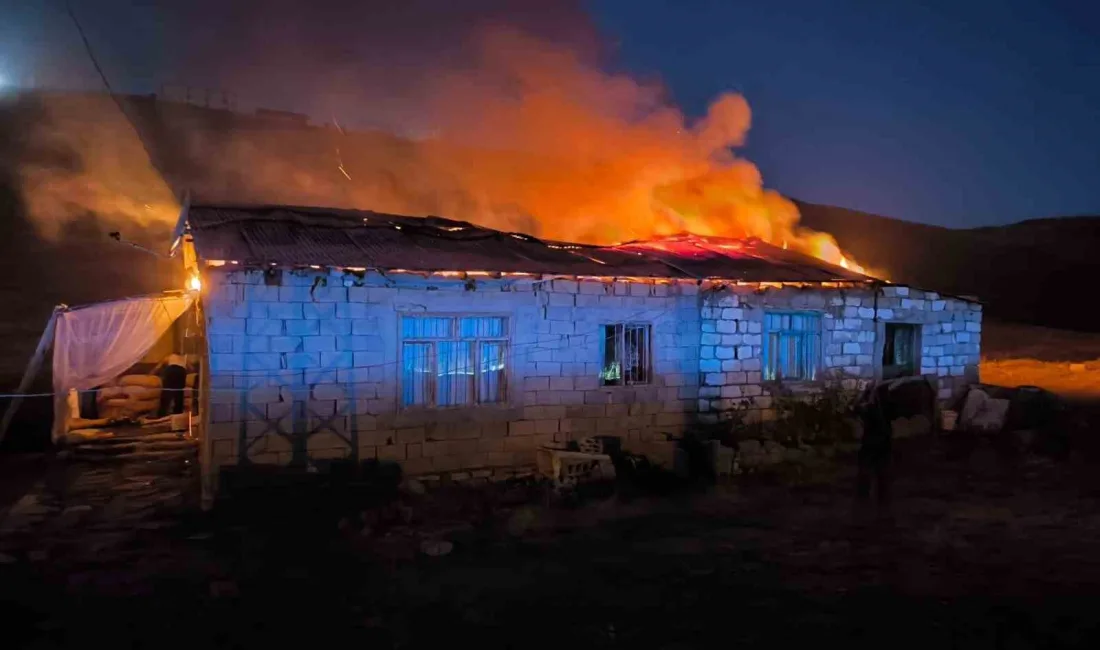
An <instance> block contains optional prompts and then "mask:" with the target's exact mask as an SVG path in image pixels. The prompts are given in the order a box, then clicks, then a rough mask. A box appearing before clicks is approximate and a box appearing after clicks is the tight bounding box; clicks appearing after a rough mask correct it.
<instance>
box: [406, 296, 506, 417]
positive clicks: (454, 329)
mask: <svg viewBox="0 0 1100 650" xmlns="http://www.w3.org/2000/svg"><path fill="white" fill-rule="evenodd" d="M405 318H448V319H451V320H452V324H451V334H450V335H449V336H447V337H439V338H430V337H429V338H425V337H413V338H406V337H405V336H404V319H405ZM463 318H503V319H504V335H503V336H499V337H498V336H475V337H470V338H464V337H462V336H459V331H460V329H459V328H460V325H459V323H460V321H461V320H462V319H463ZM514 321H515V315H514V314H512V313H509V312H420V311H415V312H397V409H398V410H399V411H429V410H430V411H439V410H448V411H449V410H454V409H468V408H494V407H509V406H511V401H512V399H513V391H512V385H513V375H512V345H513V344H512V339H513V336H512V335H513V331H514V330H513V327H514ZM440 342H469V343H470V344H471V347H472V352H471V354H472V356H473V366H474V369H475V372H474V378H473V386H472V388H471V393H472V395H473V401H471V402H466V403H463V404H449V405H442V406H441V405H440V404H439V403H438V398H439V366H438V363H439V348H438V346H437V345H436V344H437V343H440ZM483 342H499V343H503V344H504V373H503V386H502V389H503V397H502V399H501V400H500V401H496V402H482V401H481V394H480V393H481V345H480V344H481V343H483ZM406 343H427V344H430V345H431V364H432V368H433V372H432V374H431V383H430V386H429V392H430V395H429V397H428V399H427V401H426V403H423V404H405V399H404V395H405V344H406Z"/></svg>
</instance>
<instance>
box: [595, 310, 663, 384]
mask: <svg viewBox="0 0 1100 650" xmlns="http://www.w3.org/2000/svg"><path fill="white" fill-rule="evenodd" d="M651 332H652V327H651V326H650V325H629V324H618V325H604V327H603V337H602V338H601V339H600V342H601V348H602V349H601V359H602V363H603V365H602V368H601V370H600V385H602V386H629V385H634V384H648V383H650V381H651V378H652V376H653V355H652V354H651V347H650V338H651Z"/></svg>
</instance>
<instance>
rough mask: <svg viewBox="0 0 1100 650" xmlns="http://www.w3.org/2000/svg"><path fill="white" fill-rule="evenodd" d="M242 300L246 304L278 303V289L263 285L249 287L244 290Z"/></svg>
mask: <svg viewBox="0 0 1100 650" xmlns="http://www.w3.org/2000/svg"><path fill="white" fill-rule="evenodd" d="M244 299H245V300H246V301H247V302H280V300H279V287H276V286H267V285H264V284H260V285H249V286H247V287H245V288H244Z"/></svg>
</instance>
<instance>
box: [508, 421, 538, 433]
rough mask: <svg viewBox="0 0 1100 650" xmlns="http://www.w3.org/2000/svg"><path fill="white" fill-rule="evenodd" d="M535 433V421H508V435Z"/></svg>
mask: <svg viewBox="0 0 1100 650" xmlns="http://www.w3.org/2000/svg"><path fill="white" fill-rule="evenodd" d="M534 434H535V423H534V422H532V421H529V420H528V421H521V422H509V423H508V435H509V436H530V435H534Z"/></svg>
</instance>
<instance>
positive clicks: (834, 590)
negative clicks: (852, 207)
mask: <svg viewBox="0 0 1100 650" xmlns="http://www.w3.org/2000/svg"><path fill="white" fill-rule="evenodd" d="M988 329H989V335H988V337H987V340H985V341H983V346H984V348H985V350H986V356H985V358H983V366H982V373H983V381H985V382H988V383H996V384H1001V385H1021V384H1032V385H1039V386H1044V387H1046V388H1048V389H1052V390H1055V391H1057V392H1061V393H1062V394H1064V395H1067V396H1070V397H1073V398H1074V399H1075V400H1076V401H1075V402H1074V403H1073V405H1072V407H1071V408H1072V409H1073V415H1074V417H1073V418H1071V420H1072V421H1073V422H1074V423H1075V431H1076V434H1077V436H1078V437H1077V438H1076V439H1075V441H1074V445H1073V447H1072V448H1073V449H1074V451H1073V453H1071V454H1070V455H1069V456H1068V457H1064V458H1048V457H1045V456H1040V455H1036V454H1032V453H1026V452H1020V451H1019V450H1018V449H1016V448H1014V447H1013V446H1012V445H1006V444H1001V442H1003V441H999V440H995V439H977V438H961V437H935V438H933V437H924V438H918V439H912V440H905V441H902V442H901V443H899V446H898V450H897V454H896V455H897V466H896V476H897V481H896V485H895V499H894V503H893V506H892V508H891V509H890V511H889V512H888V513H887V514H885V515H883V516H881V517H880V516H877V515H876V514H875V513H857V512H856V511H855V509H854V508H853V500H852V492H853V490H852V487H853V483H854V459H852V458H850V457H841V458H838V459H837V460H836V461H834V462H829V463H824V462H821V463H818V464H815V465H799V466H784V467H781V468H780V469H779V470H778V471H776V472H773V473H769V474H764V475H755V476H747V477H746V476H742V477H738V478H737V479H735V480H734V481H732V482H726V483H721V484H719V485H716V486H711V487H709V488H707V489H699V488H695V489H684V490H681V491H677V492H675V493H672V494H661V495H653V494H649V495H646V494H639V493H637V492H636V491H627V490H623V489H619V490H617V491H616V490H615V489H614V488H613V487H611V486H605V487H604V488H603V489H602V491H601V490H596V491H595V492H593V493H591V494H585V495H582V497H581V498H580V499H578V500H577V501H576V502H568V503H562V502H559V501H552V502H551V501H548V500H547V499H546V495H545V493H544V492H543V491H542V490H541V489H540V488H539V487H538V486H535V485H532V484H530V483H523V482H517V483H513V484H509V485H497V486H492V487H489V488H481V489H471V488H468V487H463V486H449V487H442V488H438V489H431V490H429V491H428V492H427V493H426V494H410V493H408V492H402V493H400V494H395V492H394V491H393V490H392V489H390V487H389V486H388V484H385V483H384V482H382V481H378V482H375V483H371V482H369V481H368V482H367V483H366V484H364V485H359V486H357V487H356V489H354V490H347V489H342V488H338V487H334V486H333V485H331V484H329V485H326V484H324V483H319V484H310V485H309V486H294V487H290V488H287V489H283V490H281V491H277V492H276V491H263V490H260V491H257V492H255V493H251V494H250V496H247V497H241V498H238V499H237V500H235V501H233V502H230V503H229V504H228V505H226V506H224V507H222V508H219V509H218V510H216V511H215V512H214V513H213V514H209V515H204V514H201V513H199V512H198V511H197V509H196V507H195V503H196V496H197V495H196V494H195V488H196V483H195V480H194V471H195V468H194V467H192V466H190V465H186V464H172V463H158V464H130V465H81V464H74V463H63V462H60V461H58V460H56V459H53V458H52V457H51V456H49V455H45V454H37V455H28V454H13V455H6V456H0V476H3V480H0V611H3V612H4V613H5V614H6V616H4V620H5V621H6V625H5V627H4V630H3V634H4V639H5V644H4V645H5V647H30V648H52V647H62V646H64V647H71V646H78V645H81V646H92V645H94V644H96V643H100V642H102V643H109V644H111V647H127V646H152V645H156V646H158V647H184V646H186V647H188V648H191V649H192V650H193V649H194V648H196V647H254V646H261V645H264V646H272V645H273V644H280V645H281V646H285V645H290V644H301V643H303V642H304V643H310V644H314V645H316V644H318V643H325V642H328V641H329V640H332V641H343V642H351V643H363V644H370V646H371V647H383V648H385V647H428V646H433V647H438V646H440V645H442V644H450V645H455V644H456V643H459V644H461V643H462V642H463V641H465V640H467V639H469V640H472V641H476V642H478V643H479V644H480V645H481V646H483V647H524V648H530V647H535V648H541V647H555V648H561V647H568V646H573V647H635V648H650V647H653V648H687V647H700V646H704V645H706V646H712V645H713V644H715V643H722V644H732V645H737V644H752V645H753V646H757V647H759V646H765V647H793V646H795V644H799V645H806V644H808V643H812V644H815V645H821V646H822V647H828V646H827V645H824V644H831V643H834V642H835V643H843V644H845V645H847V646H859V647H876V648H881V647H890V648H898V647H914V648H917V647H919V648H921V649H922V650H926V649H927V648H929V647H953V648H955V647H958V648H972V647H991V648H993V647H996V648H1027V647H1053V648H1057V647H1100V627H1098V624H1100V608H1098V605H1100V598H1098V596H1100V553H1098V550H1100V471H1098V470H1100V444H1098V441H1100V439H1096V440H1094V439H1095V438H1096V436H1095V435H1092V434H1094V433H1095V432H1096V431H1098V430H1100V406H1098V404H1100V401H1097V398H1100V366H1097V365H1093V362H1092V361H1091V360H1092V359H1095V358H1097V357H1100V347H1096V348H1094V347H1092V346H1093V342H1094V341H1093V338H1097V339H1098V340H1100V337H1097V336H1096V335H1081V336H1084V337H1085V338H1083V339H1082V338H1075V339H1074V340H1073V341H1067V340H1066V339H1065V338H1064V337H1058V336H1053V337H1052V335H1050V332H1046V331H1036V330H1035V328H1019V327H1016V326H1012V327H1000V328H999V327H997V326H996V325H992V326H991V327H990V328H988ZM1067 346H1068V347H1069V349H1071V350H1073V351H1072V353H1068V352H1066V349H1067ZM1071 364H1073V365H1074V366H1075V368H1074V369H1072V370H1071V368H1070V365H1071ZM1077 364H1084V368H1083V369H1082V368H1081V367H1080V366H1079V365H1077ZM627 495H630V496H627ZM11 504H14V505H12V507H11V508H8V507H7V506H9V505H11ZM439 542H444V543H445V544H442V545H441V544H438V543H439ZM426 551H432V552H438V551H445V553H444V554H442V555H438V556H434V555H431V554H430V553H429V552H426Z"/></svg>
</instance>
